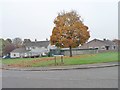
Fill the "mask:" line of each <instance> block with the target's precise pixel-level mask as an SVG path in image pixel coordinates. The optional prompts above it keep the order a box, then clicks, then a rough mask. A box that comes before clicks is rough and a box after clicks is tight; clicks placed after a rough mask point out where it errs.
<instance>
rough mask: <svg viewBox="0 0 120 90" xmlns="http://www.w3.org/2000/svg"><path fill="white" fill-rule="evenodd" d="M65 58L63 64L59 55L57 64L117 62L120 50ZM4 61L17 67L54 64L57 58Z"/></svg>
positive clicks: (3, 60)
mask: <svg viewBox="0 0 120 90" xmlns="http://www.w3.org/2000/svg"><path fill="white" fill-rule="evenodd" d="M63 60H64V64H61V60H60V57H57V65H79V64H92V63H103V62H116V61H118V52H107V53H98V54H84V55H78V56H73V57H67V56H64V59H63ZM2 63H3V64H6V65H9V66H15V67H31V66H32V67H40V66H54V65H55V59H54V57H41V58H18V59H2Z"/></svg>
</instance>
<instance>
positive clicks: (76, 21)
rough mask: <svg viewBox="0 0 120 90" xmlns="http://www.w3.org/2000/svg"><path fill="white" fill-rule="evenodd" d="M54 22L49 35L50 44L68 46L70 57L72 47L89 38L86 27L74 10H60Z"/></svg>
mask: <svg viewBox="0 0 120 90" xmlns="http://www.w3.org/2000/svg"><path fill="white" fill-rule="evenodd" d="M54 24H55V27H54V28H53V31H52V35H51V37H50V41H51V44H52V45H56V46H57V47H62V48H69V49H70V57H72V48H75V47H77V46H79V45H80V44H84V43H85V42H86V41H87V40H88V39H89V38H90V34H89V31H88V27H87V26H86V25H84V24H83V21H82V19H81V17H80V16H79V15H78V14H77V12H76V11H70V12H64V11H63V12H60V13H59V14H58V16H57V17H56V18H55V20H54Z"/></svg>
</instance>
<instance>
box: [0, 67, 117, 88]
mask: <svg viewBox="0 0 120 90" xmlns="http://www.w3.org/2000/svg"><path fill="white" fill-rule="evenodd" d="M2 74H3V75H2V77H3V78H2V87H3V88H118V67H117V66H116V67H106V68H93V69H78V70H63V71H3V73H2Z"/></svg>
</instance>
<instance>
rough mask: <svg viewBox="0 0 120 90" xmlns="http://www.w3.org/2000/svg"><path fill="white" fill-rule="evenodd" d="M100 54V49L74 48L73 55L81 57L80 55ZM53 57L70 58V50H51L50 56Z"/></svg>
mask: <svg viewBox="0 0 120 90" xmlns="http://www.w3.org/2000/svg"><path fill="white" fill-rule="evenodd" d="M94 53H98V49H96V48H95V49H79V48H72V54H73V56H74V55H80V54H94ZM53 55H64V56H69V55H70V50H69V48H67V49H64V48H62V49H51V50H50V56H53Z"/></svg>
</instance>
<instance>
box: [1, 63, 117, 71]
mask: <svg viewBox="0 0 120 90" xmlns="http://www.w3.org/2000/svg"><path fill="white" fill-rule="evenodd" d="M114 66H119V64H118V62H108V63H96V64H84V65H70V66H50V67H7V66H3V67H2V70H16V71H53V70H74V69H91V68H105V67H114Z"/></svg>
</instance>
